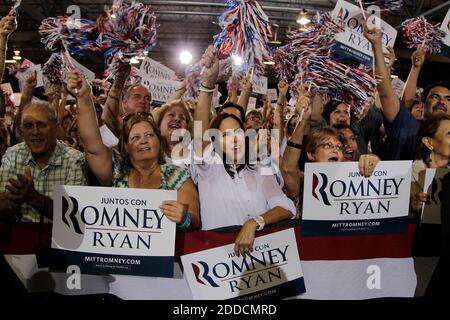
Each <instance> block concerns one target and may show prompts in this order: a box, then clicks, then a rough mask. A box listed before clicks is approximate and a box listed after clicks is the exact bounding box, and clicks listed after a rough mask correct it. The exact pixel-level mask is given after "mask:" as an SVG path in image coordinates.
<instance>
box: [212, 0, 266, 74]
mask: <svg viewBox="0 0 450 320" xmlns="http://www.w3.org/2000/svg"><path fill="white" fill-rule="evenodd" d="M227 5H228V8H227V9H226V10H225V12H224V13H223V14H222V15H221V16H220V18H219V25H220V27H221V28H222V31H221V32H220V33H219V34H218V35H216V36H215V37H214V45H215V46H216V47H218V49H219V56H229V55H231V54H232V53H233V54H235V55H237V56H239V57H241V58H242V59H243V60H244V69H245V70H246V71H247V73H248V72H250V69H251V70H253V72H254V73H255V74H256V75H261V74H263V73H264V68H265V65H264V61H265V60H269V59H270V52H269V45H268V42H269V37H272V27H271V25H270V23H269V18H268V17H267V15H266V14H265V13H264V11H263V9H262V7H261V6H260V5H259V3H258V2H257V1H255V0H228V1H227Z"/></svg>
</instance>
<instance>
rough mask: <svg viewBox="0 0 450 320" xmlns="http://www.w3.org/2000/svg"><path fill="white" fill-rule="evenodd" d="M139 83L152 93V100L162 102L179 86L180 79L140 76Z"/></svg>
mask: <svg viewBox="0 0 450 320" xmlns="http://www.w3.org/2000/svg"><path fill="white" fill-rule="evenodd" d="M141 84H142V85H143V86H145V87H147V88H148V90H149V91H150V93H151V94H152V100H153V101H157V102H161V103H164V102H166V101H167V100H169V98H170V96H171V95H172V94H173V93H174V92H175V91H176V90H177V89H178V88H179V87H180V86H181V82H180V81H172V80H162V79H154V78H147V77H142V82H141Z"/></svg>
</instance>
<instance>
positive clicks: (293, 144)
mask: <svg viewBox="0 0 450 320" xmlns="http://www.w3.org/2000/svg"><path fill="white" fill-rule="evenodd" d="M287 145H288V146H289V147H292V148H295V149H299V150H302V149H303V145H302V144H298V143H295V142H292V141H291V140H288V141H287Z"/></svg>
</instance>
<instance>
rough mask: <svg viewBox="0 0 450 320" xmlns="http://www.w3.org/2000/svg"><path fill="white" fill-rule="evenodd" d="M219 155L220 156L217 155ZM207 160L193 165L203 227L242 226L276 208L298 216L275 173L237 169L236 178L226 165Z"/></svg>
mask: <svg viewBox="0 0 450 320" xmlns="http://www.w3.org/2000/svg"><path fill="white" fill-rule="evenodd" d="M207 155H208V153H207V154H206V156H207ZM216 157H217V158H219V159H220V157H219V156H218V155H217V154H216ZM205 160H206V159H205ZM206 162H207V163H209V164H196V163H194V164H193V165H191V168H192V169H191V173H192V178H193V180H194V181H196V182H197V183H198V193H199V196H200V216H201V221H202V230H211V229H216V228H221V227H226V226H234V225H243V224H244V222H245V221H247V220H248V219H250V218H251V217H256V216H258V215H261V214H263V213H266V212H267V211H269V210H270V209H273V208H275V207H282V208H284V209H286V210H288V211H289V212H290V213H291V214H292V217H293V218H294V217H295V212H296V210H295V205H294V203H293V202H292V200H290V199H289V198H288V197H287V196H286V195H285V194H284V193H283V191H282V190H281V187H280V186H279V185H278V183H277V181H276V179H275V177H274V176H273V175H261V174H259V172H260V170H259V169H258V167H257V166H254V169H253V170H252V169H249V168H245V169H243V170H242V171H240V172H239V173H236V172H235V175H234V179H233V178H232V177H231V176H230V175H229V174H228V173H227V172H226V171H225V168H224V166H223V164H221V163H220V164H217V163H216V164H210V163H211V162H210V161H206Z"/></svg>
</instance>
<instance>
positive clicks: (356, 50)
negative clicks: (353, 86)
mask: <svg viewBox="0 0 450 320" xmlns="http://www.w3.org/2000/svg"><path fill="white" fill-rule="evenodd" d="M366 15H367V18H368V20H369V21H370V22H372V24H374V25H376V26H377V28H379V29H381V32H382V38H381V40H382V45H383V49H384V51H386V49H385V48H386V47H392V48H393V47H394V43H395V38H396V37H397V30H395V28H393V27H392V26H390V25H389V24H387V23H386V22H385V21H383V20H382V19H381V18H380V13H379V12H375V13H374V14H371V13H369V12H368V13H366ZM331 16H332V17H333V19H335V20H337V21H342V20H343V21H344V23H345V25H344V26H345V30H344V32H340V33H338V34H336V36H335V40H336V43H335V44H334V46H333V48H332V51H333V56H338V57H339V60H341V59H342V58H343V59H344V62H345V61H347V62H348V63H350V64H363V65H365V66H366V67H369V68H372V65H373V62H372V60H373V51H372V45H371V43H370V42H369V41H368V40H367V39H366V37H364V34H363V30H364V23H365V22H364V17H363V15H362V11H361V8H359V7H358V6H356V5H353V4H351V3H348V2H346V1H343V0H339V1H338V2H337V3H336V6H335V8H334V9H333V11H332V12H331Z"/></svg>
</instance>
